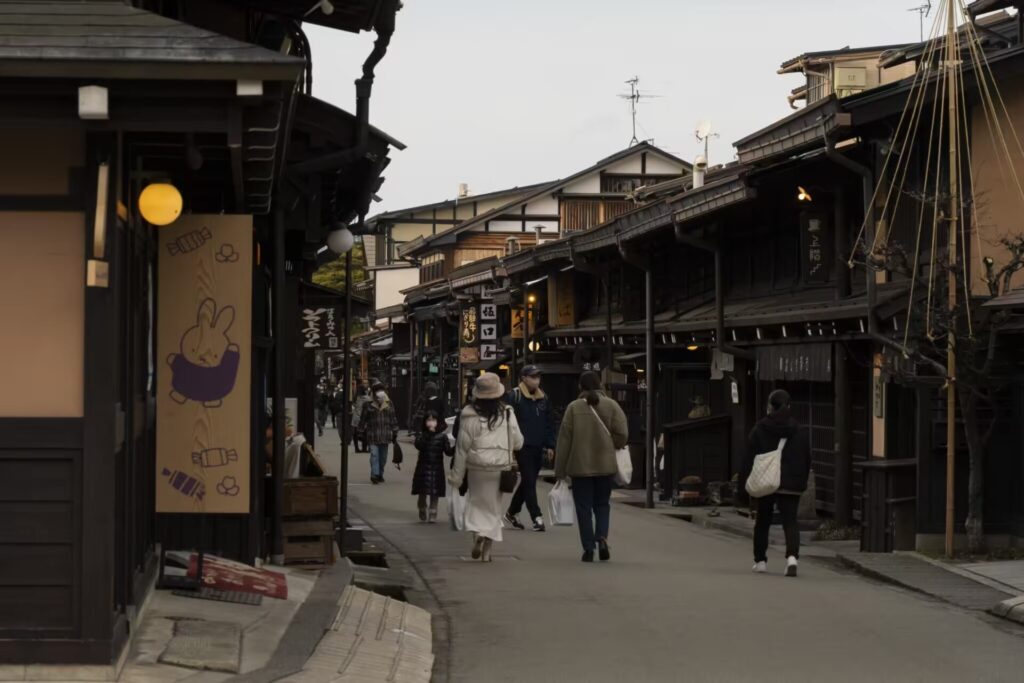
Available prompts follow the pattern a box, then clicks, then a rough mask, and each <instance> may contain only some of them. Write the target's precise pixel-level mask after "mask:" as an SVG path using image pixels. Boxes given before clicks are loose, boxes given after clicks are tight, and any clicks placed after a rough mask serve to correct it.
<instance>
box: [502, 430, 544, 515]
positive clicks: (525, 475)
mask: <svg viewBox="0 0 1024 683" xmlns="http://www.w3.org/2000/svg"><path fill="white" fill-rule="evenodd" d="M516 462H518V463H519V486H517V487H516V492H515V493H514V494H512V502H511V503H509V506H508V513H509V514H510V515H512V516H513V517H515V516H516V515H518V514H519V511H520V510H522V509H523V503H524V502H525V503H526V509H527V510H529V511H530V519H537V518H538V517H543V515H542V514H541V511H540V504H538V503H537V476H538V475H539V474H540V468H541V465H543V463H544V449H542V448H540V447H539V446H523V448H522V450H520V451H519V452H518V453H516Z"/></svg>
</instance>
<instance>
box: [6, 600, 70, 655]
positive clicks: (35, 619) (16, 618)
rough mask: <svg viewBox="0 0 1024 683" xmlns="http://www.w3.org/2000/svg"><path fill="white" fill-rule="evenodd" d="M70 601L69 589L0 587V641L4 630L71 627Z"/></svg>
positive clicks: (39, 635)
mask: <svg viewBox="0 0 1024 683" xmlns="http://www.w3.org/2000/svg"><path fill="white" fill-rule="evenodd" d="M72 598H73V593H72V590H71V588H69V587H63V586H53V587H42V586H40V587H25V586H17V587H13V586H11V587H8V586H4V587H0V638H4V637H6V636H7V634H6V633H4V631H7V630H11V631H21V630H26V631H27V630H29V629H48V630H57V629H70V628H73V627H74V621H73V618H72V615H73V607H72V602H73V600H72ZM43 635H44V634H38V635H37V637H41V636H43ZM5 661H9V660H5Z"/></svg>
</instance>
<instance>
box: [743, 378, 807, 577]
mask: <svg viewBox="0 0 1024 683" xmlns="http://www.w3.org/2000/svg"><path fill="white" fill-rule="evenodd" d="M782 439H786V444H785V446H784V447H783V449H782V462H781V467H780V477H779V490H778V491H776V492H775V493H774V494H772V495H770V496H765V497H763V498H756V499H755V500H756V501H757V520H756V522H755V523H754V571H755V572H757V573H759V574H763V573H764V572H766V571H768V534H769V532H770V531H771V525H772V516H773V515H774V513H775V508H778V510H779V515H780V516H781V517H782V528H783V530H784V531H785V533H786V576H796V572H797V566H798V564H799V559H800V527H799V525H798V524H797V511H798V509H799V507H800V495H801V494H802V493H803V492H804V491H806V490H807V478H808V476H809V475H810V472H811V449H810V442H809V440H808V438H807V435H806V433H805V430H803V429H801V428H800V424H799V423H798V422H797V421H796V419H795V418H794V417H793V415H792V410H791V408H790V397H789V393H788V392H786V391H784V390H782V389H776V390H775V391H773V392H772V393H771V394H769V396H768V415H767V416H765V417H763V418H761V419H760V420H758V422H757V424H756V425H754V429H753V430H752V431H751V432H750V437H749V439H748V441H749V444H748V446H749V447H748V449H747V457H746V460H745V461H744V466H743V472H742V477H741V478H740V488H744V486H745V484H746V480H747V477H749V476H750V470H751V469H752V468H753V466H754V457H755V456H757V455H759V454H761V453H769V452H771V451H774V450H775V449H777V448H778V447H779V442H780V441H781V440H782Z"/></svg>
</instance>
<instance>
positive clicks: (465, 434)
mask: <svg viewBox="0 0 1024 683" xmlns="http://www.w3.org/2000/svg"><path fill="white" fill-rule="evenodd" d="M510 439H511V443H510ZM522 447H523V434H522V432H520V431H519V423H518V422H517V421H516V414H515V411H513V410H512V409H511V408H509V407H506V408H505V416H504V418H502V419H499V420H498V421H497V422H496V423H495V425H494V429H491V428H489V427H488V426H487V419H486V418H483V417H480V415H478V414H477V412H476V410H474V409H473V406H466V407H465V408H463V409H462V415H461V416H460V417H459V439H458V441H456V443H455V462H454V464H453V465H452V469H451V471H450V474H449V477H448V479H449V481H450V482H451V483H452V484H453V485H455V486H459V485H461V484H462V479H463V477H464V476H465V474H466V470H467V469H471V470H491V471H498V472H500V471H501V470H507V469H510V468H511V467H512V465H513V464H514V463H515V455H514V454H513V453H514V451H518V450H519V449H520V448H522Z"/></svg>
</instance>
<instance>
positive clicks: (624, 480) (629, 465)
mask: <svg viewBox="0 0 1024 683" xmlns="http://www.w3.org/2000/svg"><path fill="white" fill-rule="evenodd" d="M589 407H590V412H592V413H593V414H594V417H596V418H597V421H598V422H600V423H601V426H602V427H603V428H604V433H605V434H607V435H608V438H609V439H611V440H612V448H615V440H614V439H612V432H611V430H610V429H608V425H606V424H605V423H604V420H602V419H601V416H600V415H598V413H597V411H596V410H594V406H589ZM615 469H616V472H615V483H616V484H618V485H619V486H629V482H630V481H632V480H633V456H631V455H630V454H629V446H623V447H622V448H617V449H615Z"/></svg>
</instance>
